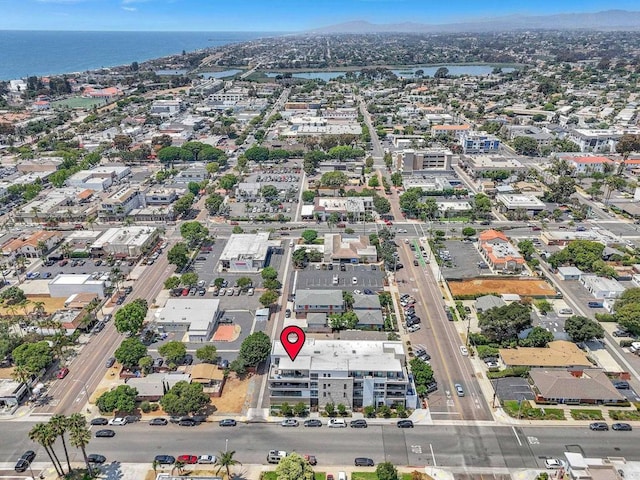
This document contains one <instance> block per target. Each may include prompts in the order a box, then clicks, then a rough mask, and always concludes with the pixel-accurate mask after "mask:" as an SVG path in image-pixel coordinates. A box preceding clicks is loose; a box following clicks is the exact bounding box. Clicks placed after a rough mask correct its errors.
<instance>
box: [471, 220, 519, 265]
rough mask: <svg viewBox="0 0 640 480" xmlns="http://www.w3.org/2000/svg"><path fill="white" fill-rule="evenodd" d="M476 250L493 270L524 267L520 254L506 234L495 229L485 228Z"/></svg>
mask: <svg viewBox="0 0 640 480" xmlns="http://www.w3.org/2000/svg"><path fill="white" fill-rule="evenodd" d="M478 250H479V251H480V254H481V255H482V257H483V258H484V259H485V260H486V262H487V263H488V264H489V265H491V267H492V268H494V269H495V270H501V271H512V272H519V271H520V270H522V269H523V268H524V258H523V257H522V255H520V253H519V252H518V250H517V249H516V248H515V247H514V246H513V245H512V244H511V243H510V242H509V239H508V238H507V236H506V235H505V234H504V233H502V232H498V231H497V230H486V231H484V232H482V233H481V234H480V236H479V241H478Z"/></svg>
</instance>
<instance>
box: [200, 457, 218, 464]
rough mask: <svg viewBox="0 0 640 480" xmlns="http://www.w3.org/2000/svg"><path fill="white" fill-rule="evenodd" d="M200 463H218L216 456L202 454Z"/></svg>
mask: <svg viewBox="0 0 640 480" xmlns="http://www.w3.org/2000/svg"><path fill="white" fill-rule="evenodd" d="M198 463H204V464H207V465H210V464H213V463H216V457H215V456H214V455H200V456H199V457H198Z"/></svg>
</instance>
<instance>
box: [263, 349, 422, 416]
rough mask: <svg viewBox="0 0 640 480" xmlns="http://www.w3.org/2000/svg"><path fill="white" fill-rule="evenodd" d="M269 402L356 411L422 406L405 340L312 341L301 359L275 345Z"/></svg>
mask: <svg viewBox="0 0 640 480" xmlns="http://www.w3.org/2000/svg"><path fill="white" fill-rule="evenodd" d="M269 398H270V401H271V404H272V405H279V404H281V403H283V402H288V403H289V404H294V403H298V402H304V403H305V404H307V405H309V406H310V407H324V406H325V405H326V404H328V403H333V404H334V405H337V404H339V403H342V404H344V405H346V406H347V407H349V408H352V409H353V408H361V407H366V406H369V405H372V406H374V407H378V406H381V405H388V406H393V405H398V404H400V405H403V406H405V407H406V408H416V406H417V402H418V397H417V395H416V391H415V386H414V385H413V384H412V382H411V381H410V379H409V374H408V372H407V369H406V367H405V353H404V349H403V346H402V342H389V341H350V340H317V339H314V338H308V337H307V340H306V342H305V344H304V346H303V347H302V350H301V351H300V353H299V354H298V356H297V357H296V359H295V361H291V359H290V358H289V356H288V355H287V353H286V352H285V350H284V348H283V346H282V343H280V342H275V343H274V344H273V349H272V352H271V367H270V369H269Z"/></svg>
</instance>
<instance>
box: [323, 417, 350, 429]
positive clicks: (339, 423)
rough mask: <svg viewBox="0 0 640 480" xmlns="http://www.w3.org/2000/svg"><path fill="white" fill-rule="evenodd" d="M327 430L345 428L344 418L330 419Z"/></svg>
mask: <svg viewBox="0 0 640 480" xmlns="http://www.w3.org/2000/svg"><path fill="white" fill-rule="evenodd" d="M327 426H328V427H329V428H347V422H345V420H344V418H330V419H329V421H328V422H327Z"/></svg>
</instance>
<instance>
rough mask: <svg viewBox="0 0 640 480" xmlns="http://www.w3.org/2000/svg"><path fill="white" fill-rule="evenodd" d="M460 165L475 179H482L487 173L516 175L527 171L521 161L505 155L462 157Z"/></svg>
mask: <svg viewBox="0 0 640 480" xmlns="http://www.w3.org/2000/svg"><path fill="white" fill-rule="evenodd" d="M458 164H459V165H460V167H462V168H464V169H465V170H467V171H468V172H469V173H470V174H471V176H473V177H474V178H479V177H482V176H483V175H484V174H485V173H487V172H497V171H505V172H508V173H514V172H519V171H524V170H526V169H527V167H525V166H524V165H523V164H522V163H521V162H520V161H519V160H517V159H515V158H513V157H508V156H505V155H461V157H460V161H459V162H458Z"/></svg>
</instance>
